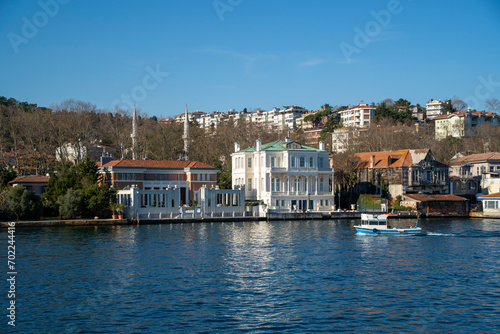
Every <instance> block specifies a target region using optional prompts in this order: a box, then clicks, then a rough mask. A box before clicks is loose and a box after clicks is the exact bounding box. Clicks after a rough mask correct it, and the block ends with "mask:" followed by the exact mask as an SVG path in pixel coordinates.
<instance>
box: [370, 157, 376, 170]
mask: <svg viewBox="0 0 500 334" xmlns="http://www.w3.org/2000/svg"><path fill="white" fill-rule="evenodd" d="M370 167H371V168H373V167H375V156H374V155H372V156H371V164H370Z"/></svg>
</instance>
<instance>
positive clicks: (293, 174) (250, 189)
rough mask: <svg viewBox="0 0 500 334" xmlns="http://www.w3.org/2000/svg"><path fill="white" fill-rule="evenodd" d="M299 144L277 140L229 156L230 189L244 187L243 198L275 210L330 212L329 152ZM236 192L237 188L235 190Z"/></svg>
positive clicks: (330, 177)
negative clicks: (231, 186) (230, 169)
mask: <svg viewBox="0 0 500 334" xmlns="http://www.w3.org/2000/svg"><path fill="white" fill-rule="evenodd" d="M324 148H325V144H324V142H321V143H320V149H316V148H312V147H308V146H303V145H301V144H300V143H297V142H293V141H290V140H289V139H288V138H287V140H286V141H282V140H277V141H274V142H271V143H268V144H264V145H262V142H261V141H260V140H257V143H256V147H250V148H247V149H245V150H240V145H239V143H236V144H235V153H233V154H232V174H233V175H232V181H233V188H235V187H238V186H242V185H245V198H246V200H251V201H263V202H264V203H265V204H266V205H267V206H268V208H272V209H278V210H280V209H281V210H288V211H294V210H300V211H304V210H313V211H329V210H332V208H333V205H334V193H333V189H334V187H333V173H334V171H333V168H329V153H328V152H327V151H325V150H324ZM235 189H236V188H235Z"/></svg>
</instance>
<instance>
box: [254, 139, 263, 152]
mask: <svg viewBox="0 0 500 334" xmlns="http://www.w3.org/2000/svg"><path fill="white" fill-rule="evenodd" d="M261 146H262V140H260V139H257V144H256V146H255V150H256V151H257V152H260V148H261Z"/></svg>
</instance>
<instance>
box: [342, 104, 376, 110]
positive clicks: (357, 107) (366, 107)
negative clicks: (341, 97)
mask: <svg viewBox="0 0 500 334" xmlns="http://www.w3.org/2000/svg"><path fill="white" fill-rule="evenodd" d="M352 109H375V107H373V106H369V105H368V104H364V103H363V104H358V105H357V106H354V107H350V108H347V109H344V110H340V112H343V111H348V110H352Z"/></svg>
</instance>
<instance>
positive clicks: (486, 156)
mask: <svg viewBox="0 0 500 334" xmlns="http://www.w3.org/2000/svg"><path fill="white" fill-rule="evenodd" d="M485 160H500V153H499V152H490V153H478V154H471V155H467V156H465V157H461V158H458V159H454V160H452V161H450V163H451V164H453V165H460V164H465V163H468V162H477V161H485Z"/></svg>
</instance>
